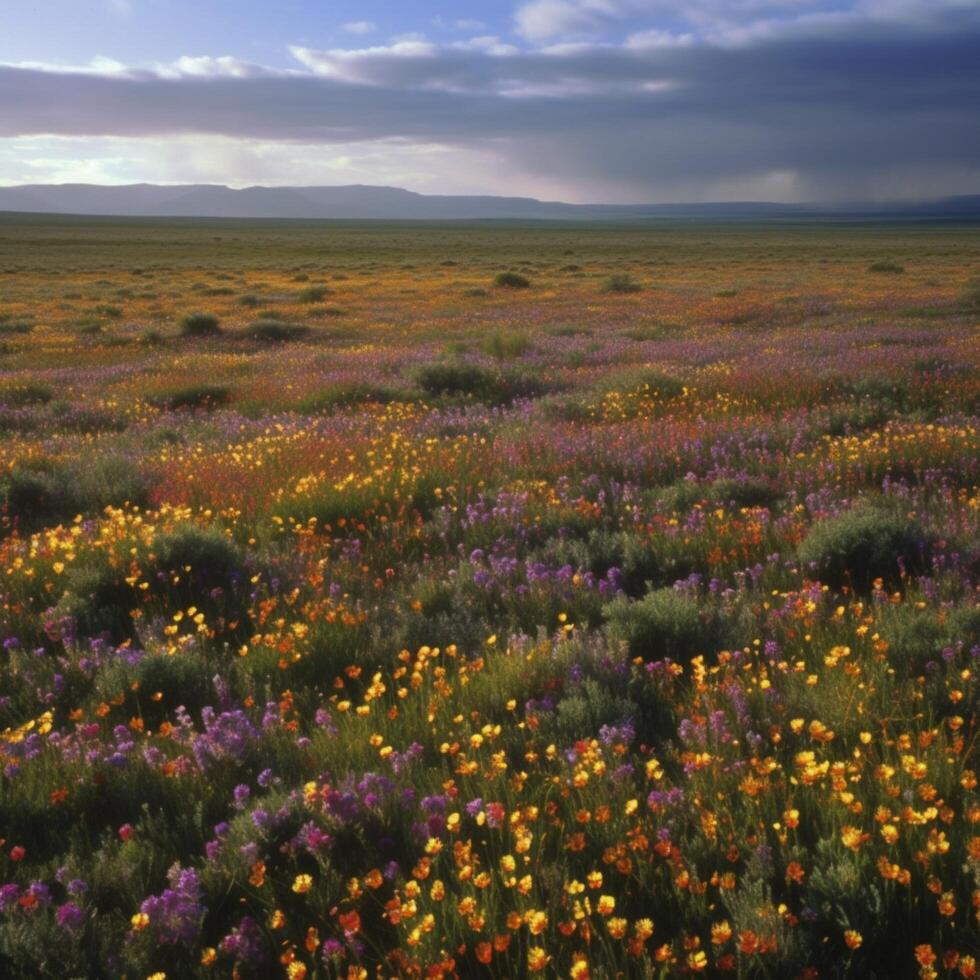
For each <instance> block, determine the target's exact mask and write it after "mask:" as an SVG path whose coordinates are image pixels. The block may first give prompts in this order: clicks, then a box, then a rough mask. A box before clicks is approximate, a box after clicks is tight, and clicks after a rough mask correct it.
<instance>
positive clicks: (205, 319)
mask: <svg viewBox="0 0 980 980" xmlns="http://www.w3.org/2000/svg"><path fill="white" fill-rule="evenodd" d="M180 332H181V333H182V334H183V335H184V336H185V337H213V336H214V335H215V334H219V333H221V324H220V323H219V322H218V318H217V317H216V316H215V315H214V314H213V313H189V314H188V315H187V316H185V317H184V319H183V320H181V321H180Z"/></svg>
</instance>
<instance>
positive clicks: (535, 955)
mask: <svg viewBox="0 0 980 980" xmlns="http://www.w3.org/2000/svg"><path fill="white" fill-rule="evenodd" d="M549 959H551V957H550V956H548V954H547V953H546V952H545V951H544V950H543V949H542V948H541V947H540V946H532V947H531V948H530V949H529V950H528V951H527V968H528V969H529V970H530V971H531V972H532V973H538V972H540V971H541V970H543V969H544V968H545V967H546V966H547V965H548V960H549Z"/></svg>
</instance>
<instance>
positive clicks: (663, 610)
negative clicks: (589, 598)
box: [606, 587, 726, 663]
mask: <svg viewBox="0 0 980 980" xmlns="http://www.w3.org/2000/svg"><path fill="white" fill-rule="evenodd" d="M606 616H607V618H608V619H609V627H610V633H611V635H612V636H613V638H614V639H617V640H620V641H623V642H625V644H626V646H627V648H628V649H629V653H630V656H631V657H643V659H644V660H661V659H663V658H665V657H668V658H670V659H671V660H673V661H675V662H676V663H689V662H690V661H691V660H692V659H693V658H694V657H696V656H699V655H700V654H709V653H714V652H716V649H717V648H718V647H719V646H721V645H722V644H723V643H724V640H725V632H726V630H725V628H724V623H723V621H722V620H721V619H720V618H719V617H718V616H717V615H716V614H714V613H713V612H712V611H711V610H710V609H709V608H708V607H706V606H705V604H704V603H703V602H701V601H699V599H698V598H697V597H696V596H692V595H688V594H687V593H684V592H679V591H678V590H676V589H674V588H672V587H667V588H663V589H656V590H654V591H653V592H648V593H647V594H646V595H645V596H644V597H643V598H642V599H639V600H638V601H636V602H629V601H628V600H626V599H617V600H616V601H615V602H613V603H611V604H610V605H609V607H608V608H607V610H606Z"/></svg>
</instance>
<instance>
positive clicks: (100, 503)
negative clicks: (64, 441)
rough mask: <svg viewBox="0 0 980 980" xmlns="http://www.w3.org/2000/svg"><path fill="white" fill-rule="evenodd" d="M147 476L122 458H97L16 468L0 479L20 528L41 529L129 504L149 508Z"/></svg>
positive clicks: (3, 497) (0, 493)
mask: <svg viewBox="0 0 980 980" xmlns="http://www.w3.org/2000/svg"><path fill="white" fill-rule="evenodd" d="M148 498H149V487H148V484H147V481H146V479H145V477H144V475H143V474H142V473H141V472H140V471H139V470H137V469H136V468H135V467H134V466H133V464H132V462H131V461H130V460H128V459H125V458H123V457H121V456H93V457H91V458H88V459H85V460H82V461H79V462H77V463H73V464H65V465H37V464H35V465H34V466H32V467H26V466H23V465H18V466H15V467H14V468H13V469H12V470H11V471H10V473H9V474H7V475H6V476H5V477H4V478H3V479H2V480H0V501H2V504H3V507H4V509H5V511H6V513H7V516H8V517H9V518H11V519H14V520H16V521H17V524H18V526H19V527H20V528H22V529H25V530H37V529H39V528H42V527H47V526H50V525H52V524H56V523H66V522H68V521H70V520H71V519H72V518H73V517H75V515H76V514H94V513H98V512H100V511H102V510H104V509H105V508H106V507H108V506H110V505H111V506H116V507H118V506H121V505H122V504H125V503H130V504H135V505H138V506H144V505H145V504H146V503H147V500H148Z"/></svg>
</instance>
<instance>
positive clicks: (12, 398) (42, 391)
mask: <svg viewBox="0 0 980 980" xmlns="http://www.w3.org/2000/svg"><path fill="white" fill-rule="evenodd" d="M52 398H54V392H53V391H52V390H51V388H50V387H49V386H48V385H46V384H43V383H42V382H40V381H28V382H27V383H26V384H21V385H14V386H13V387H10V388H7V389H6V390H5V391H0V403H2V404H5V405H9V406H10V407H11V408H23V407H25V406H27V405H47V404H48V402H50V401H51V399H52Z"/></svg>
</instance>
